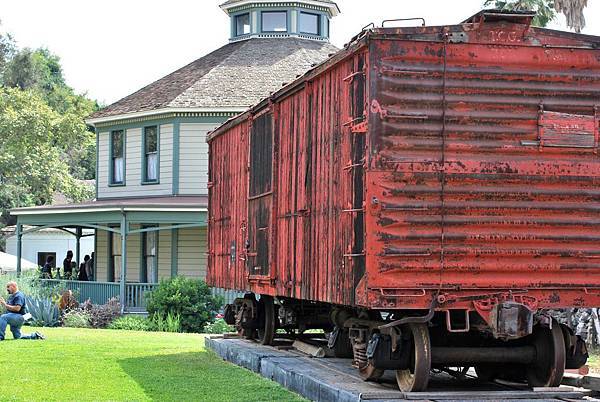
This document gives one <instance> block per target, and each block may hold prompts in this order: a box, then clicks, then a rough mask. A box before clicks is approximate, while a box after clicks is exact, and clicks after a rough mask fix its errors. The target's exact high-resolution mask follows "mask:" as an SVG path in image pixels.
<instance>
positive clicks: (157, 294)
mask: <svg viewBox="0 0 600 402" xmlns="http://www.w3.org/2000/svg"><path fill="white" fill-rule="evenodd" d="M222 305H223V298H222V297H220V296H213V295H212V292H211V290H210V288H209V287H208V285H207V284H206V283H205V282H204V281H202V280H199V279H189V278H184V277H176V278H172V279H168V280H163V281H161V282H160V284H159V285H158V287H157V288H156V289H155V290H154V291H152V292H151V293H149V294H148V296H147V304H146V306H147V307H146V308H147V309H148V313H150V315H151V316H152V317H161V318H162V319H163V320H166V319H167V317H168V314H169V313H171V315H172V319H173V318H174V317H175V316H177V315H178V316H179V317H180V320H181V331H183V332H201V331H202V329H203V328H204V326H205V325H206V324H208V323H209V322H212V321H213V320H214V318H213V317H214V316H215V314H216V313H217V311H219V309H220V308H221V306H222ZM154 319H155V320H158V319H159V318H154Z"/></svg>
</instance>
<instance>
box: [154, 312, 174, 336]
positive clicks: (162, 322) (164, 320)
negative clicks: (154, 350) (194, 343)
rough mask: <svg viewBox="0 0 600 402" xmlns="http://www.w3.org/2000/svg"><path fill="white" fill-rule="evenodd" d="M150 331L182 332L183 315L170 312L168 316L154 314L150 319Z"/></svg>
mask: <svg viewBox="0 0 600 402" xmlns="http://www.w3.org/2000/svg"><path fill="white" fill-rule="evenodd" d="M150 331H158V332H181V316H180V315H179V314H172V313H170V312H169V313H167V315H166V316H163V315H161V314H154V315H152V318H151V319H150Z"/></svg>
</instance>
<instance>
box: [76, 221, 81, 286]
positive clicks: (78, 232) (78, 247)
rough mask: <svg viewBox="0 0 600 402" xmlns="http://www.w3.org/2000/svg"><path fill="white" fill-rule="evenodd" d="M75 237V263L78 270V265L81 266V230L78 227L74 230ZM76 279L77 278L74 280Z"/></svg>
mask: <svg viewBox="0 0 600 402" xmlns="http://www.w3.org/2000/svg"><path fill="white" fill-rule="evenodd" d="M75 233H76V234H75V237H76V238H77V244H75V261H77V269H79V264H81V235H82V230H81V227H80V226H78V227H77V228H76V229H75ZM75 279H77V278H75Z"/></svg>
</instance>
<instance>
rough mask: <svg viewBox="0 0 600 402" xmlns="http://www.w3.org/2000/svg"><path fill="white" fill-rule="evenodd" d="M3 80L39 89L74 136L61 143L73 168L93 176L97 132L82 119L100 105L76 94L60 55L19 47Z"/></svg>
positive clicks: (9, 84) (82, 175)
mask: <svg viewBox="0 0 600 402" xmlns="http://www.w3.org/2000/svg"><path fill="white" fill-rule="evenodd" d="M2 82H3V83H4V85H5V86H7V87H12V88H19V89H22V90H27V91H33V92H36V93H38V94H39V96H40V97H41V98H42V99H43V100H44V101H45V103H46V104H47V105H48V106H49V107H50V108H51V109H52V110H54V111H55V112H57V113H60V114H61V115H62V116H63V121H62V123H61V124H63V125H64V126H66V127H63V129H64V132H65V133H70V134H71V136H70V137H69V138H63V140H64V141H65V142H64V143H62V144H58V146H61V145H63V146H62V147H61V148H62V151H63V152H64V154H65V156H66V159H65V160H66V161H67V163H68V165H69V167H70V172H71V174H72V175H73V176H74V177H75V178H77V179H87V180H90V179H94V177H95V168H96V147H95V141H94V134H93V132H92V131H91V128H89V127H87V126H86V125H85V123H84V121H83V119H84V118H85V117H86V116H89V115H90V114H91V113H92V112H94V111H95V110H98V108H99V106H98V103H97V102H96V101H93V100H90V99H88V98H87V97H85V95H77V94H75V92H74V91H73V89H72V88H71V87H69V86H68V85H67V84H66V82H65V79H64V76H63V73H62V67H61V65H60V58H59V57H58V56H56V55H54V54H52V53H51V52H50V51H49V50H48V49H45V48H41V49H36V50H32V49H28V48H25V49H21V50H18V51H16V52H15V53H14V54H13V55H12V58H11V59H10V60H9V61H8V62H7V63H6V67H5V69H4V74H3V79H2ZM64 145H66V146H64Z"/></svg>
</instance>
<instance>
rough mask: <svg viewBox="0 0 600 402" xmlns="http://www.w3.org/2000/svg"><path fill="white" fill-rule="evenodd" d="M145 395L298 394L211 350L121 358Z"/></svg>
mask: <svg viewBox="0 0 600 402" xmlns="http://www.w3.org/2000/svg"><path fill="white" fill-rule="evenodd" d="M119 364H120V365H121V367H122V368H123V370H124V371H125V373H127V375H129V376H130V377H131V378H132V379H133V380H135V381H136V382H137V383H138V384H139V385H140V387H142V388H143V390H144V392H145V393H146V395H147V396H148V397H149V398H151V399H153V400H156V401H168V400H177V401H182V400H184V401H190V400H198V401H213V400H214V401H270V400H273V401H275V400H276V401H282V400H284V401H286V400H290V401H292V400H294V401H296V400H299V399H300V398H298V397H297V396H296V395H295V394H293V393H291V392H289V391H287V390H285V389H283V388H281V387H280V386H279V385H277V384H276V383H274V382H271V381H269V380H266V379H264V378H262V377H260V376H258V375H257V374H255V373H252V372H250V371H248V370H245V369H242V368H239V367H237V366H233V365H231V364H228V363H225V362H224V361H222V360H221V359H220V358H218V357H217V356H216V355H214V354H212V353H208V352H194V353H177V354H170V355H152V356H144V357H135V358H128V359H122V360H119Z"/></svg>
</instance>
